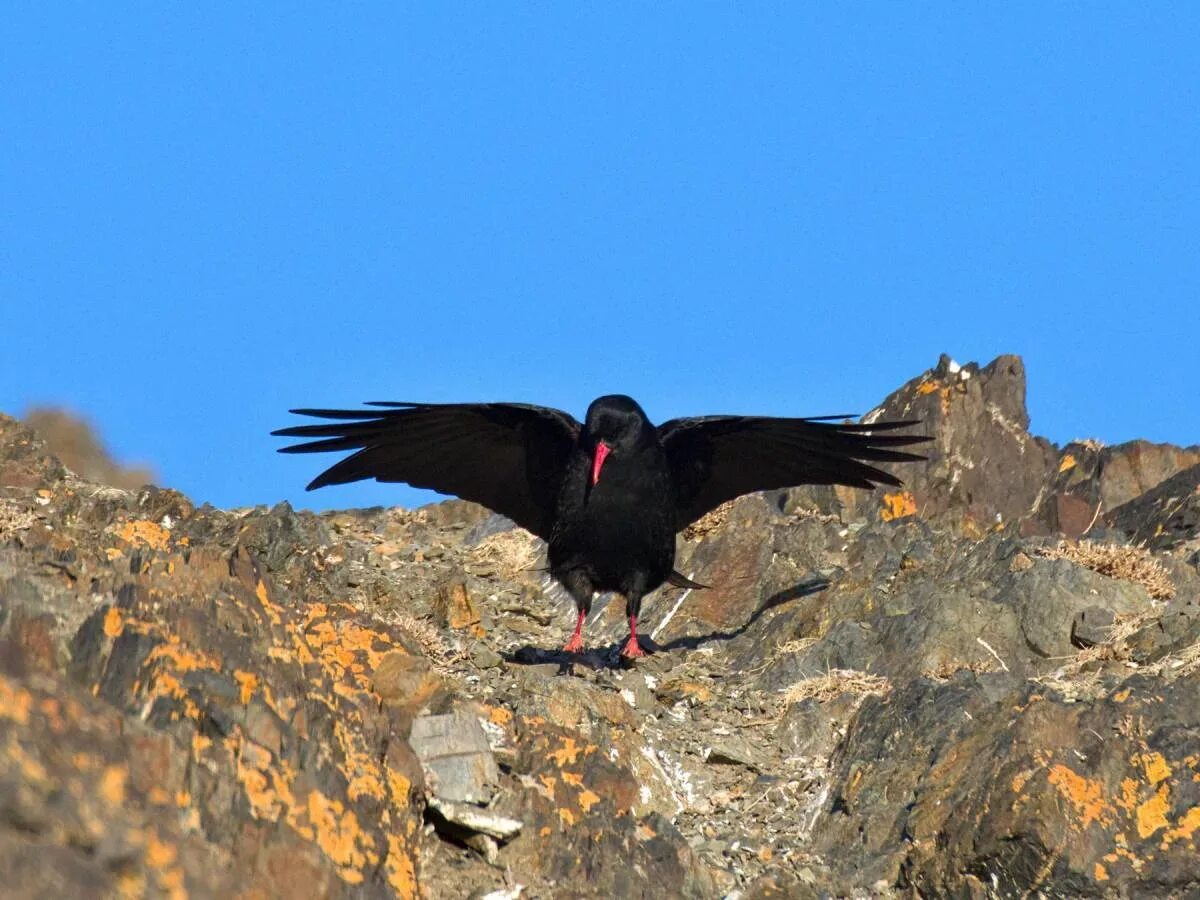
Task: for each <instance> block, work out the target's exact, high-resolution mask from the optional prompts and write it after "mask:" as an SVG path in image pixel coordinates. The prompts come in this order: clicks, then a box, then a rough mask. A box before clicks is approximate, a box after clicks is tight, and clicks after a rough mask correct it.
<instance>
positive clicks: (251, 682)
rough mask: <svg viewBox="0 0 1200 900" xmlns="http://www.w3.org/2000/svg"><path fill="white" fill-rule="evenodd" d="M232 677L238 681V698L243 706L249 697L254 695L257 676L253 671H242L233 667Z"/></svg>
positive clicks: (248, 700)
mask: <svg viewBox="0 0 1200 900" xmlns="http://www.w3.org/2000/svg"><path fill="white" fill-rule="evenodd" d="M233 678H234V681H236V682H237V683H238V688H239V694H238V696H239V699H240V700H241V703H242V706H245V705H246V704H247V703H249V702H250V698H251V697H253V696H254V691H255V689H256V688H257V687H258V676H257V675H255V674H254V673H253V672H243V671H242V670H241V669H235V670H234V673H233Z"/></svg>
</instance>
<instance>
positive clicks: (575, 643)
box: [563, 609, 587, 653]
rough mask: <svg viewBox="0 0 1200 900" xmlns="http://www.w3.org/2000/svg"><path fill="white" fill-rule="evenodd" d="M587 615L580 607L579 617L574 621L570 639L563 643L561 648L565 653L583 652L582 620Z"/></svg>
mask: <svg viewBox="0 0 1200 900" xmlns="http://www.w3.org/2000/svg"><path fill="white" fill-rule="evenodd" d="M586 616H587V613H585V612H584V611H583V610H582V609H581V610H580V611H579V618H578V619H577V620H576V622H575V633H574V634H573V635H571V639H570V640H569V641H567V642H566V643H565V644H564V645H563V650H565V651H566V652H567V653H582V652H583V620H584V618H585V617H586Z"/></svg>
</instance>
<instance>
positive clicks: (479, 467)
mask: <svg viewBox="0 0 1200 900" xmlns="http://www.w3.org/2000/svg"><path fill="white" fill-rule="evenodd" d="M368 405H371V406H374V407H377V408H375V409H359V410H350V409H294V410H292V412H293V413H296V414H298V415H304V416H312V417H314V418H320V419H325V420H327V421H325V422H322V423H320V424H310V425H294V426H292V427H290V428H281V429H279V430H278V431H275V432H272V434H275V435H278V436H280V437H292V438H302V439H303V440H304V441H305V442H304V443H299V444H292V445H290V446H288V447H282V448H280V452H281V453H327V452H339V451H354V452H353V453H351V454H350V455H349V456H347V457H345V458H344V459H342V460H340V461H338V462H337V463H335V464H334V465H332V466H330V467H329V468H328V469H326V470H325V471H324V472H322V473H321V474H320V475H318V476H317V477H316V478H314V479H313V480H312V482H310V483H309V485H308V490H310V491H311V490H316V489H317V488H320V487H324V486H326V485H330V484H346V483H348V482H351V481H361V480H363V479H368V478H373V479H375V480H376V481H381V482H404V483H407V484H411V485H413V486H414V487H421V488H431V489H433V490H435V491H439V492H441V493H443V494H454V495H456V496H458V497H462V498H463V499H465V500H473V501H474V502H476V503H481V504H483V505H484V506H487V507H488V508H490V509H493V510H495V511H496V512H498V513H501V514H502V515H505V516H508V517H509V518H510V519H512V520H513V521H514V522H516V523H517V524H518V525H520V526H522V527H523V528H527V529H529V530H530V531H532V532H533V533H534V534H536V535H538V536H540V537H543V538H547V539H548V538H549V535H550V531H551V526H552V525H553V520H554V515H555V504H556V501H557V496H558V487H559V482H560V480H561V478H562V474H563V472H564V471H565V470H566V460H567V457H568V455H569V454H570V452H571V449H572V448H573V447H574V446H575V442H576V439H577V438H578V435H579V430H580V425H579V423H578V422H577V421H575V419H574V418H572V417H571V416H570V415H568V414H567V413H565V412H562V411H561V410H557V409H551V408H549V407H545V406H533V405H530V404H524V403H441V404H433V403H407V402H406V403H393V402H376V403H372V404H368Z"/></svg>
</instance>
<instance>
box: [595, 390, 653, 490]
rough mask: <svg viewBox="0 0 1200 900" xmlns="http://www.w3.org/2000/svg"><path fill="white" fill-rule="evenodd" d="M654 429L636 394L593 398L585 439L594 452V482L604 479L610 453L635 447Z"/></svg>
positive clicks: (626, 450) (623, 451) (618, 453)
mask: <svg viewBox="0 0 1200 900" xmlns="http://www.w3.org/2000/svg"><path fill="white" fill-rule="evenodd" d="M653 431H654V429H653V427H652V426H651V425H650V421H649V420H648V419H647V418H646V413H645V412H643V411H642V408H641V407H640V406H638V405H637V402H636V401H635V400H634V399H633V398H632V397H626V396H625V395H624V394H608V395H607V396H604V397H598V398H597V399H595V400H593V401H592V405H591V406H589V407H588V411H587V417H586V419H585V420H584V439H585V441H587V442H588V444H589V445H590V447H591V451H592V484H593V485H594V484H596V482H598V481H599V480H600V470H601V469H602V468H603V467H604V461H605V460H606V459H608V457H609V455H610V454H613V453H616V454H617V455H618V456H619V455H621V454H622V453H626V452H628V451H630V450H632V449H634V448H635V447H636V446H638V444H639V443H641V442H642V441H643V440H644V439H645V437H646V435H647V433H648V432H650V433H653Z"/></svg>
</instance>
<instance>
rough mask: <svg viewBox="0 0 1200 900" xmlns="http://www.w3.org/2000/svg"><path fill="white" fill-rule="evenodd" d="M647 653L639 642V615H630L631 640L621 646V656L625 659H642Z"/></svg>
mask: <svg viewBox="0 0 1200 900" xmlns="http://www.w3.org/2000/svg"><path fill="white" fill-rule="evenodd" d="M645 655H646V651H645V650H643V649H642V645H641V644H639V643H638V633H637V616H634V615H631V616H630V617H629V640H628V641H627V642H626V644H625V646H624V647H622V648H621V656H623V657H624V658H625V659H640V658H642V657H643V656H645Z"/></svg>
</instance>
